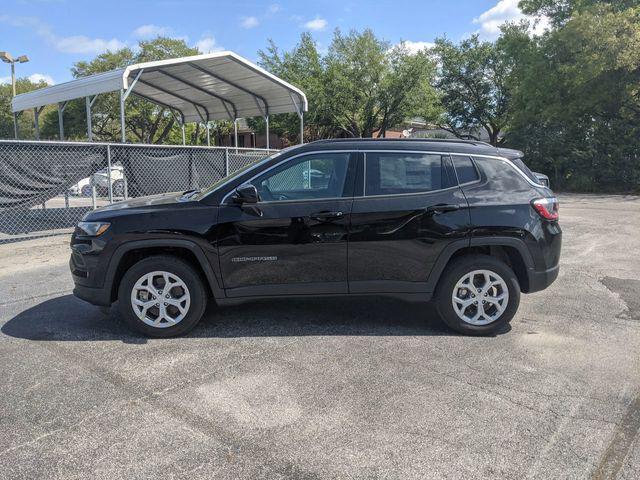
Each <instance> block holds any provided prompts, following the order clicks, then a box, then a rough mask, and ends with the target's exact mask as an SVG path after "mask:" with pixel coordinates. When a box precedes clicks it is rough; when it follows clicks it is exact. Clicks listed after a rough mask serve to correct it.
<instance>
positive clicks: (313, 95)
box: [249, 33, 335, 143]
mask: <svg viewBox="0 0 640 480" xmlns="http://www.w3.org/2000/svg"><path fill="white" fill-rule="evenodd" d="M258 57H259V62H258V63H259V64H260V66H261V67H263V68H264V69H265V70H268V71H269V72H271V73H273V74H274V75H276V76H278V77H280V78H282V79H284V80H286V81H288V82H289V83H291V84H292V85H295V86H297V87H298V88H300V89H301V90H302V91H303V92H305V95H306V96H307V100H308V102H309V111H308V112H306V113H305V118H304V123H305V140H307V141H313V140H317V139H319V138H326V137H332V136H334V135H335V132H334V127H333V126H332V125H331V122H330V119H329V118H328V116H327V114H328V112H327V102H326V97H325V95H326V92H325V85H324V83H325V67H324V61H323V59H322V57H321V55H320V53H319V52H318V47H317V45H316V43H315V42H314V41H313V38H312V37H311V35H310V34H309V33H303V34H302V35H301V36H300V42H299V43H298V44H297V45H296V46H295V47H294V48H293V49H292V50H291V51H290V52H280V50H279V49H278V47H277V46H276V44H275V43H274V42H273V40H269V45H268V46H267V49H266V50H260V51H258ZM249 125H250V126H251V127H252V128H254V129H255V130H256V131H257V132H259V133H264V130H265V124H264V120H263V119H261V118H255V119H249ZM269 128H270V130H272V131H274V132H276V133H277V134H279V135H280V136H282V137H284V138H285V139H287V140H288V141H290V142H292V143H293V142H295V141H297V140H299V132H300V120H299V118H298V116H297V115H296V114H281V115H274V116H272V117H270V118H269Z"/></svg>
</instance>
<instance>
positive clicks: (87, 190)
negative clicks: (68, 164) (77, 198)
mask: <svg viewBox="0 0 640 480" xmlns="http://www.w3.org/2000/svg"><path fill="white" fill-rule="evenodd" d="M91 193H92V192H91V185H85V186H83V187H82V189H81V190H80V195H82V196H83V197H90V196H91Z"/></svg>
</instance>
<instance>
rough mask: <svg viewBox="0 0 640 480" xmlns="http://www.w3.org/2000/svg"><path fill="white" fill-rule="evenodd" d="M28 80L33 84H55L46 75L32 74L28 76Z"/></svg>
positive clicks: (49, 76)
mask: <svg viewBox="0 0 640 480" xmlns="http://www.w3.org/2000/svg"><path fill="white" fill-rule="evenodd" d="M29 80H30V81H31V82H33V83H40V82H44V83H46V84H47V85H55V84H56V82H55V81H54V80H53V78H51V75H47V74H46V73H33V74H31V75H29Z"/></svg>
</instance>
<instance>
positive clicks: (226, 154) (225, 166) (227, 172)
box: [224, 147, 229, 177]
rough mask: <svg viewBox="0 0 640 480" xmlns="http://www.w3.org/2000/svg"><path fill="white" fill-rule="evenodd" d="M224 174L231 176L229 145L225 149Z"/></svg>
mask: <svg viewBox="0 0 640 480" xmlns="http://www.w3.org/2000/svg"><path fill="white" fill-rule="evenodd" d="M224 176H225V177H228V176H229V147H227V148H225V149H224Z"/></svg>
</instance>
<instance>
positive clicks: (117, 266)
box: [105, 239, 224, 302]
mask: <svg viewBox="0 0 640 480" xmlns="http://www.w3.org/2000/svg"><path fill="white" fill-rule="evenodd" d="M153 255H173V256H176V257H178V258H181V259H182V260H185V261H187V262H188V263H189V264H191V265H192V266H193V267H194V268H195V269H196V271H197V272H198V274H199V275H200V276H201V278H202V280H203V282H204V283H205V285H207V286H208V290H209V291H210V292H211V294H213V296H214V297H215V298H221V297H223V296H224V294H223V291H222V289H221V288H220V285H219V284H218V279H217V276H216V274H215V272H214V271H213V269H212V267H211V263H210V262H209V260H208V259H207V257H206V255H205V253H204V252H203V251H202V248H201V247H200V246H199V245H198V244H197V243H195V242H193V241H191V240H184V239H155V240H136V241H131V242H126V243H124V244H122V245H120V246H119V247H118V248H117V249H116V250H115V252H114V254H113V256H112V257H111V260H110V262H109V267H108V269H107V275H106V279H105V286H106V287H107V288H108V289H109V291H110V293H109V298H110V300H111V301H112V302H113V301H115V300H116V298H117V295H118V286H119V285H120V281H121V280H122V277H123V276H124V274H125V272H126V271H127V270H128V269H129V268H130V267H131V266H132V265H134V264H135V263H137V262H138V261H140V260H142V259H143V258H147V257H150V256H153Z"/></svg>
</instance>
